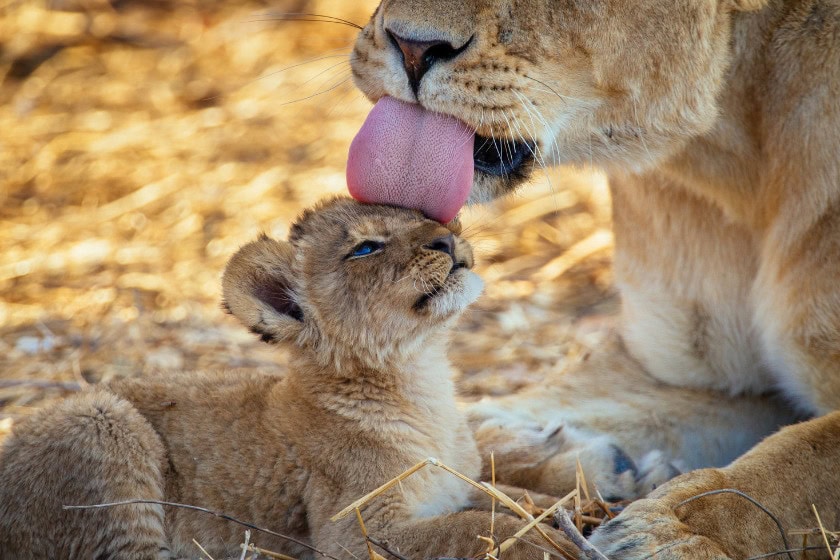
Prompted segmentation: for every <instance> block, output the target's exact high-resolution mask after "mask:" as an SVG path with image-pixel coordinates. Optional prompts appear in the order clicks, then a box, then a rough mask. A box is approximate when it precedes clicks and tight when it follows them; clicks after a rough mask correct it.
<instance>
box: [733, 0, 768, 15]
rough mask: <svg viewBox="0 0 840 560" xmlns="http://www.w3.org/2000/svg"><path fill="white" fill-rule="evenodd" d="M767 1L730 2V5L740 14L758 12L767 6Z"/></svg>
mask: <svg viewBox="0 0 840 560" xmlns="http://www.w3.org/2000/svg"><path fill="white" fill-rule="evenodd" d="M768 1H769V0H732V5H733V6H735V9H736V10H741V11H742V12H752V11H755V10H760V9H761V8H763V7H765V6H766V5H767V3H768Z"/></svg>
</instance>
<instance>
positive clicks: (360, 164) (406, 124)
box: [347, 96, 474, 223]
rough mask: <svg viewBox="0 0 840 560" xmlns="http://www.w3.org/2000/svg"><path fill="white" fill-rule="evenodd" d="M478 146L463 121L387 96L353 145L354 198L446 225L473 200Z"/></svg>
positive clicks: (349, 169)
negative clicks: (414, 212) (409, 211)
mask: <svg viewBox="0 0 840 560" xmlns="http://www.w3.org/2000/svg"><path fill="white" fill-rule="evenodd" d="M473 142H474V140H473V131H472V130H470V129H469V128H467V125H465V124H464V123H462V122H461V121H459V120H458V119H456V118H454V117H450V116H447V115H442V114H439V113H432V112H430V111H426V110H425V109H423V108H422V107H421V106H420V105H414V104H410V103H404V102H402V101H398V100H396V99H394V98H393V97H387V96H386V97H383V98H382V99H380V100H379V102H378V103H377V104H376V105H375V106H374V107H373V109H372V110H371V112H370V114H369V115H368V118H367V120H366V121H365V124H364V125H362V129H361V130H360V131H359V133H358V134H357V135H356V138H354V139H353V143H352V144H351V145H350V156H349V159H348V161H347V186H348V187H349V189H350V194H351V195H352V196H353V198H355V199H356V200H360V201H362V202H372V203H377V204H391V205H394V206H404V207H407V208H415V209H417V210H420V211H422V212H423V213H424V214H425V215H426V216H428V217H430V218H432V219H434V220H437V221H439V222H442V223H446V222H448V221H450V220H451V219H452V218H454V217H455V215H456V214H457V213H458V210H460V209H461V207H462V206H463V205H464V203H465V202H466V201H467V196H468V195H469V192H470V187H471V186H472V180H473Z"/></svg>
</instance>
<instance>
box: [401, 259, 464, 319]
mask: <svg viewBox="0 0 840 560" xmlns="http://www.w3.org/2000/svg"><path fill="white" fill-rule="evenodd" d="M469 270H470V266H469V265H468V264H467V262H466V261H458V262H455V263H454V264H453V265H452V268H451V269H450V270H449V275H448V276H447V277H446V280H444V281H443V283H442V284H440V285H439V286H432V287H431V289H429V290H428V291H427V292H425V293H424V294H423V295H421V296H420V297H419V298H417V301H416V302H414V305H413V309H414V311H418V312H422V311H425V310H426V309H427V308H428V307H429V304H430V303H431V302H432V301H433V300H434V299H435V298H438V297H442V296H443V295H444V294H449V293H452V292H457V291H458V290H459V289H462V290H463V288H464V282H463V276H464V275H466V273H467V271H469Z"/></svg>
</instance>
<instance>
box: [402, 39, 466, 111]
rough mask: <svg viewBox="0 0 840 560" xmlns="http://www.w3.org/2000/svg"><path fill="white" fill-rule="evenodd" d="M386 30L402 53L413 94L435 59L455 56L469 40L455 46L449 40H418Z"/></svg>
mask: <svg viewBox="0 0 840 560" xmlns="http://www.w3.org/2000/svg"><path fill="white" fill-rule="evenodd" d="M386 32H387V33H388V37H389V38H390V39H391V42H392V43H393V44H394V46H396V47H397V48H398V49H399V50H400V52H401V53H402V59H403V67H404V68H405V74H406V76H408V83H409V84H410V85H411V89H412V91H413V92H414V95H415V96H416V95H417V90H418V89H420V80H422V79H423V76H425V75H426V72H428V71H429V69H430V68H431V67H432V66H434V64H435V63H436V62H437V61H439V60H450V59H453V58H455V57H456V56H458V55H459V54H461V53H462V52H463V51H464V49H466V48H467V46H468V45H469V44H470V41H467V42H466V43H464V44H463V45H462V46H460V47H455V46H454V45H453V44H452V43H450V42H449V41H418V40H415V39H412V38H410V37H400V36H399V35H397V34H396V33H394V32H392V31H391V30H390V29H386Z"/></svg>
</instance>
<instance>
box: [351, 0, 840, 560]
mask: <svg viewBox="0 0 840 560" xmlns="http://www.w3.org/2000/svg"><path fill="white" fill-rule="evenodd" d="M386 30H389V31H391V32H393V33H395V34H398V35H399V36H400V37H402V38H412V39H415V40H423V41H432V40H437V41H440V40H442V41H446V42H449V43H451V45H453V46H454V47H457V48H460V47H462V46H464V45H466V47H465V48H464V49H463V51H461V52H460V54H458V55H457V56H454V57H450V58H448V59H439V60H437V61H436V62H434V64H433V65H432V66H431V67H430V69H429V70H428V72H427V73H426V74H425V76H424V77H423V78H422V81H421V82H420V84H419V87H418V89H417V95H416V96H415V94H414V92H413V91H412V89H411V88H410V86H409V80H408V79H407V78H406V75H405V72H404V71H403V69H402V61H401V54H400V51H399V50H398V49H397V48H396V47H395V45H394V44H392V42H391V41H389V38H388V35H387V33H386ZM353 74H354V78H355V80H356V83H357V85H358V86H359V87H360V88H361V89H362V91H363V92H364V93H365V94H366V95H367V96H368V97H369V98H370V99H371V100H376V99H378V98H379V97H381V96H382V95H384V94H388V95H391V96H394V97H397V98H400V99H403V100H406V101H411V102H419V103H421V104H422V105H423V106H425V107H426V108H428V109H430V110H434V111H439V112H443V113H448V114H452V115H456V116H457V117H458V118H460V119H462V120H464V121H465V122H466V123H467V124H468V125H470V126H473V127H475V128H476V130H477V132H478V133H479V134H481V135H483V136H490V135H491V134H492V135H493V136H494V137H496V138H506V139H508V140H528V141H531V142H533V143H534V145H535V148H534V157H532V158H531V160H532V161H531V163H530V164H529V166H530V167H535V166H537V165H540V164H544V165H552V164H578V165H594V166H597V167H601V168H603V169H605V170H606V171H607V172H608V174H609V176H610V182H611V188H612V193H613V214H614V228H615V234H616V253H615V268H616V279H617V284H618V286H619V288H620V291H621V295H622V300H623V313H622V326H621V335H620V340H616V341H613V342H611V343H610V344H607V345H605V346H604V347H603V348H599V349H597V350H595V352H594V353H593V355H592V357H591V358H590V359H589V360H588V361H585V362H583V363H581V364H580V365H579V366H578V367H576V368H574V369H573V371H571V372H569V373H568V374H566V375H563V376H560V375H558V376H557V379H555V380H554V384H553V386H552V387H551V388H550V389H549V390H545V389H544V388H540V389H539V390H534V391H530V392H527V393H525V394H522V395H518V396H515V397H513V398H508V399H504V400H501V401H491V402H486V403H482V404H480V405H478V406H477V407H475V408H474V409H473V410H472V412H471V417H472V422H473V423H474V425H475V427H476V429H477V430H478V440H479V445H480V446H483V447H489V448H497V449H501V450H502V452H504V451H505V450H506V449H508V448H509V449H512V450H513V449H517V448H518V447H521V446H519V445H518V444H517V441H525V440H528V439H527V438H530V440H528V441H533V440H534V439H535V438H534V433H536V432H537V431H538V430H540V429H542V428H545V427H553V428H560V429H561V431H560V432H559V435H558V436H557V437H558V438H560V439H564V441H561V442H559V443H558V442H557V441H555V442H554V443H553V445H555V446H559V452H558V454H557V455H556V456H555V458H553V459H551V460H549V461H547V462H537V461H534V462H533V464H531V465H527V464H526V465H523V468H520V469H516V470H515V471H514V472H511V473H508V477H509V478H512V479H513V480H514V481H516V482H519V483H522V484H530V485H534V486H536V487H538V488H540V489H542V490H544V491H551V492H555V493H556V492H558V491H561V490H562V488H561V487H562V486H567V485H568V484H569V481H570V480H571V477H572V476H573V472H574V470H573V469H574V461H573V458H574V457H576V456H580V457H581V459H582V461H583V463H584V467H585V468H587V469H588V470H590V471H592V472H593V473H594V479H595V481H596V483H597V484H598V485H599V486H600V487H601V488H602V491H604V492H605V493H613V494H615V495H618V496H634V495H639V494H644V493H645V492H647V491H649V490H650V489H651V488H653V487H654V486H657V485H659V484H661V483H662V482H664V481H665V480H667V479H668V478H669V477H671V476H673V475H674V474H676V473H678V472H680V471H686V470H691V469H696V468H699V467H706V466H720V465H724V464H726V463H728V462H729V461H731V460H733V459H735V458H736V457H738V456H739V455H741V454H742V453H744V452H745V451H746V450H747V449H749V448H750V447H751V446H753V445H754V444H756V443H757V442H759V441H760V440H761V438H762V437H764V436H765V435H767V434H770V433H772V432H773V431H775V430H776V429H777V428H778V426H780V425H782V424H785V423H789V422H790V421H792V420H793V419H794V418H795V416H796V415H795V414H794V413H792V412H791V411H790V410H788V409H787V408H786V407H785V406H784V405H783V404H781V403H782V401H785V402H787V403H790V404H792V405H793V407H794V408H795V409H796V411H797V412H798V413H800V414H803V415H805V416H811V415H822V414H826V413H828V412H830V411H833V410H836V409H840V335H838V333H840V289H838V284H837V279H838V278H840V258H838V257H840V155H838V145H840V132H838V131H840V102H838V99H840V2H838V1H837V0H684V1H680V2H671V1H663V0H639V1H634V2H627V1H626V0H592V1H585V2H584V1H577V0H552V1H543V0H384V1H383V2H382V4H381V5H380V7H379V8H378V10H377V11H376V13H375V14H374V15H373V17H372V19H371V21H370V23H369V24H368V25H367V26H366V27H365V28H364V29H363V30H362V31H361V32H360V34H359V38H358V40H357V43H356V47H355V50H354V56H353ZM529 166H526V167H525V168H523V171H527V170H528V167H529ZM519 175H522V173H520V174H512V175H511V176H510V177H494V176H490V175H487V174H482V173H478V174H477V178H476V181H475V184H474V187H473V191H472V200H473V201H479V200H484V199H488V198H492V197H496V196H499V195H503V194H505V193H508V192H510V191H511V190H512V189H513V188H514V187H515V186H516V183H517V182H518V177H519ZM776 391H778V392H779V393H780V396H781V398H780V399H779V400H774V399H771V398H768V397H767V395H768V394H770V393H773V392H776ZM838 422H840V420H838V417H837V416H836V415H834V416H829V417H827V418H825V419H822V420H819V421H814V423H813V424H812V425H811V426H809V427H804V426H803V427H801V428H797V429H791V430H787V431H785V432H783V433H782V434H781V435H779V436H775V437H774V438H772V439H770V440H768V441H767V443H764V444H761V445H760V446H759V447H757V448H756V449H755V451H754V452H753V454H751V455H750V457H751V459H749V460H748V459H747V458H745V459H744V460H743V461H739V462H738V463H736V464H737V467H736V466H733V467H731V468H732V469H733V472H738V473H741V474H740V475H739V476H738V477H732V478H721V479H719V480H717V481H715V480H713V479H712V478H708V480H706V477H707V476H708V475H706V474H695V475H692V476H691V477H687V478H680V479H677V480H676V481H675V482H674V483H672V484H669V485H668V486H667V489H663V490H660V491H659V492H657V494H656V495H655V496H656V497H655V498H653V501H652V502H645V503H646V504H652V505H650V506H645V505H640V506H636V507H634V508H631V509H630V510H629V511H628V513H627V514H626V515H625V516H622V517H625V518H629V519H631V520H632V519H633V516H634V515H637V516H640V517H639V518H640V519H641V513H636V514H634V513H633V512H642V511H643V510H644V508H645V507H650V508H653V507H654V505H656V504H659V505H656V507H660V506H661V504H666V503H671V502H669V500H670V499H671V498H670V497H671V496H684V495H685V493H684V491H683V490H684V489H690V488H698V489H701V488H702V489H705V488H708V487H710V486H717V485H720V484H723V483H724V482H720V481H721V480H726V481H727V482H725V483H726V484H732V485H737V484H742V483H744V480H746V479H747V478H749V476H750V474H752V475H753V476H755V477H757V478H756V484H754V485H750V486H749V488H750V489H751V491H753V492H755V494H756V497H758V498H760V499H767V500H768V501H772V502H773V503H774V504H776V508H775V512H776V513H777V514H779V515H780V516H781V518H782V520H783V522H784V523H785V524H786V526H787V527H788V528H792V527H795V526H796V525H797V523H799V521H801V520H802V518H801V515H803V511H805V510H803V509H802V507H803V504H802V503H799V502H798V501H796V500H793V499H791V500H784V499H781V498H779V497H778V496H777V497H775V498H772V499H771V496H772V495H773V493H774V492H777V491H780V490H784V489H785V488H783V487H780V486H778V485H777V484H775V483H772V481H770V480H768V477H772V476H774V475H771V474H768V473H769V472H772V469H771V468H770V465H768V464H766V463H763V462H762V461H763V460H764V458H767V457H771V456H773V454H774V453H776V455H783V454H784V449H786V448H789V449H790V450H791V458H790V460H788V459H785V460H779V461H778V462H777V463H776V464H775V465H774V466H773V468H775V469H776V471H775V472H776V474H777V475H778V476H779V477H780V478H783V479H785V480H788V479H790V480H794V479H795V480H796V485H795V488H794V487H792V486H791V487H788V488H787V490H788V491H789V492H788V495H789V496H790V497H792V496H793V495H806V494H807V495H809V496H811V495H817V494H820V495H821V496H825V495H828V496H830V497H831V498H832V499H833V502H831V501H828V502H826V503H829V504H833V505H831V506H830V507H829V509H830V510H831V511H834V512H836V511H837V504H838V503H840V500H838V499H837V495H836V491H834V490H833V488H835V487H837V475H836V474H834V472H835V471H836V468H813V469H811V468H807V467H804V468H803V466H802V465H801V464H800V463H801V462H800V461H799V460H798V459H796V458H795V453H794V451H793V450H794V449H797V448H798V447H801V441H800V440H799V439H798V438H800V437H804V435H803V434H806V433H807V434H808V435H809V437H812V438H815V439H816V440H820V438H823V439H824V440H825V441H831V440H832V438H833V437H835V435H836V434H834V432H836V430H837V429H838ZM522 438H526V439H525V440H523V439H522ZM537 439H538V438H537ZM555 439H556V438H555ZM817 449H818V450H819V452H818V453H817V455H818V457H819V461H820V463H819V464H822V463H823V462H825V463H830V462H831V461H833V462H834V463H835V464H836V463H837V462H838V461H840V451H838V449H840V448H838V447H837V446H836V445H828V444H825V445H822V444H821V445H818V446H817ZM811 457H812V458H813V455H811ZM520 458H521V456H520ZM525 463H527V461H525ZM806 464H807V463H806ZM793 469H798V471H797V472H793ZM727 472H729V471H727ZM786 477H787V478H786ZM698 480H705V482H704V483H703V484H701V483H699V482H697V481H698ZM829 489H831V490H829ZM711 503H712V502H711V501H703V502H697V503H695V504H694V505H693V506H690V507H689V506H686V507H688V509H689V510H692V511H693V512H694V514H693V515H694V517H693V519H695V520H698V519H702V517H703V515H705V514H704V513H703V511H704V510H703V509H701V508H700V505H701V504H702V505H707V504H711ZM716 503H718V504H727V506H728V505H731V504H733V503H734V499H730V498H724V499H719V500H718V502H716ZM663 507H664V506H663ZM741 507H747V506H744V505H743V504H741V506H739V508H741ZM715 511H716V512H720V511H723V509H720V510H715ZM739 511H741V509H739ZM714 515H717V513H715V514H713V513H711V511H710V513H709V516H710V519H711V518H713V516H714ZM744 519H750V520H755V523H756V524H757V525H755V526H758V524H763V523H764V520H763V519H762V516H761V514H760V513H757V512H753V514H752V515H750V516H748V517H744ZM759 520H761V521H759ZM627 523H628V526H632V527H633V531H637V532H638V531H650V533H651V534H652V535H654V537H655V538H652V539H651V542H657V543H659V544H660V545H662V546H663V548H667V546H665V545H667V543H668V542H671V541H672V540H673V539H676V538H678V537H679V536H680V535H684V534H685V532H686V531H687V530H688V529H687V528H685V527H681V528H680V529H679V530H674V531H673V532H670V533H669V532H668V531H671V529H672V528H673V527H672V526H671V525H669V524H668V523H665V522H664V521H663V522H661V523H658V524H655V525H653V524H648V525H645V524H643V523H635V524H632V525H631V524H630V522H629V521H628V522H627ZM806 524H807V523H806ZM810 524H811V525H812V524H813V522H811V523H810ZM711 526H713V524H712V523H711V522H710V523H709V524H707V525H706V527H707V529H708V527H711ZM708 532H709V533H710V536H711V538H712V539H713V540H715V542H716V543H717V544H718V545H720V547H721V550H724V551H727V553H733V554H735V555H736V556H749V555H752V554H760V553H764V552H768V551H771V550H774V549H773V548H767V546H766V545H768V543H769V542H771V540H772V535H773V533H774V532H773V531H769V530H768V531H766V532H765V533H763V535H764V537H760V536H757V535H756V534H754V532H750V533H749V535H750V536H749V537H748V538H747V543H746V544H745V545H744V546H743V547H741V548H737V549H736V548H732V547H730V546H729V545H730V544H731V543H729V542H728V539H730V538H735V537H733V536H732V532H731V531H718V532H717V533H716V532H715V531H714V530H712V529H708ZM598 534H599V535H600V536H599V537H598V538H599V539H600V542H602V543H604V544H606V543H607V542H609V541H610V537H609V535H610V533H604V532H600V533H598ZM765 537H766V538H765ZM745 538H746V537H745ZM768 539H769V540H768ZM702 542H703V543H705V542H706V541H702ZM775 544H778V543H775ZM777 548H778V547H777ZM611 550H613V552H614V553H615V554H616V556H615V557H616V558H622V557H625V558H637V557H638V558H641V557H646V555H647V552H646V551H642V550H641V549H633V550H630V549H615V548H612V549H611ZM669 550H670V552H669V554H671V555H673V556H684V555H687V554H689V553H688V552H687V549H685V548H673V549H669ZM699 550H700V552H697V555H698V556H703V555H704V554H705V550H704V549H702V548H701V549H699ZM735 550H737V554H736V553H735V552H732V551H735Z"/></svg>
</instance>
